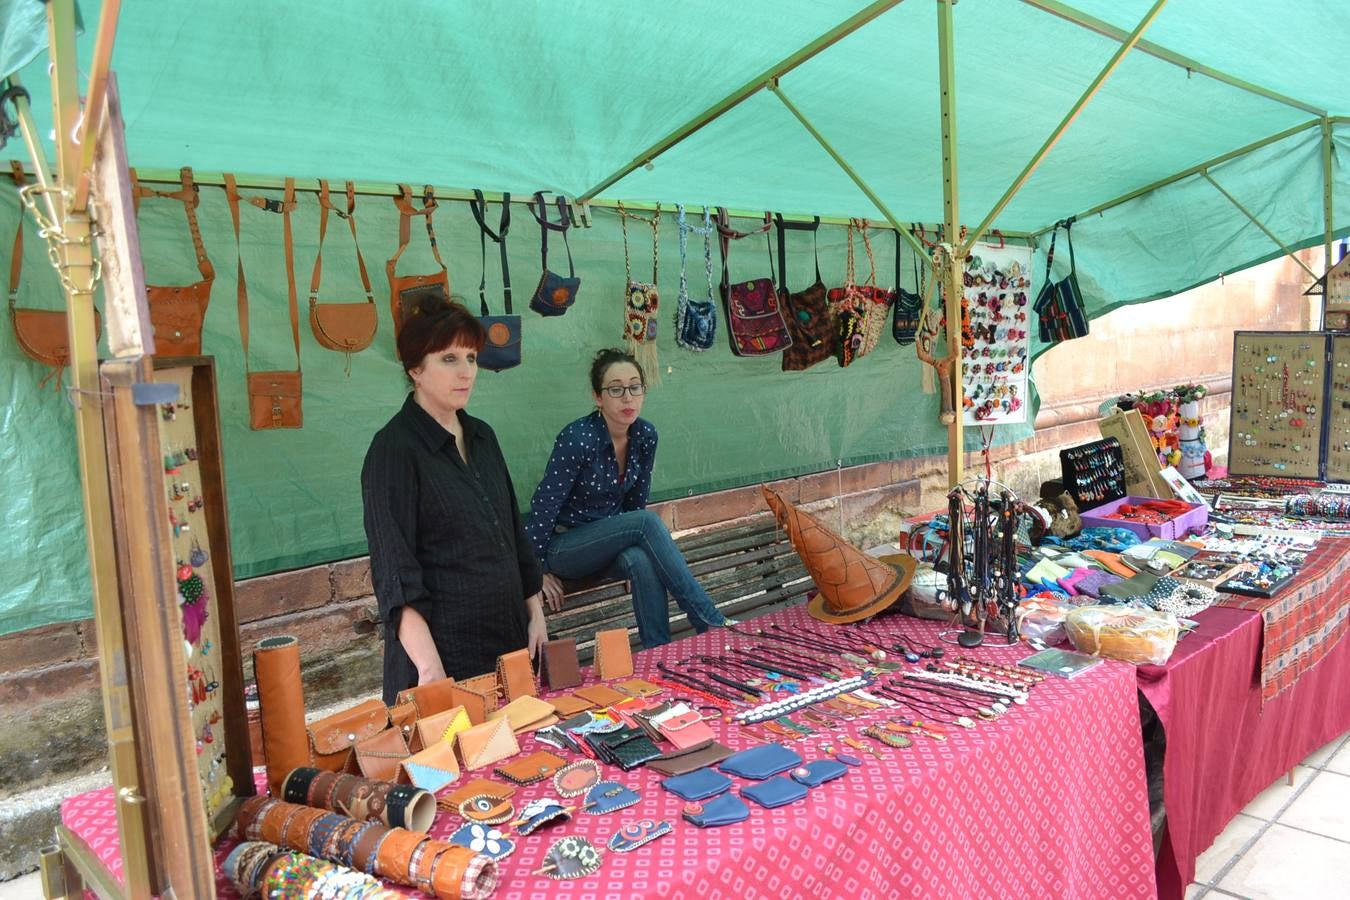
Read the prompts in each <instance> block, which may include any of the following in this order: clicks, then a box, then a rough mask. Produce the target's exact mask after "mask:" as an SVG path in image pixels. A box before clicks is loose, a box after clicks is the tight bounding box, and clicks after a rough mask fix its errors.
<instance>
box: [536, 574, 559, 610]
mask: <svg viewBox="0 0 1350 900" xmlns="http://www.w3.org/2000/svg"><path fill="white" fill-rule="evenodd" d="M540 593H542V594H543V595H544V599H545V600H547V601H548V608H549V609H551V610H553V611H554V612H557V611H558V610H560V609H562V604H563V594H564V593H565V592H564V591H563V583H562V580H561V579H560V578H558V576H557V575H554V574H553V573H552V572H549V573H548V574H546V575H545V576H544V587H543V590H542V591H540Z"/></svg>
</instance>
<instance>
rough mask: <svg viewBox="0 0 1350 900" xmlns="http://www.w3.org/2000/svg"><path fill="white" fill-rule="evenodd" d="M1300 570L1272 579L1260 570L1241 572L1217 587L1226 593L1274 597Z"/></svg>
mask: <svg viewBox="0 0 1350 900" xmlns="http://www.w3.org/2000/svg"><path fill="white" fill-rule="evenodd" d="M1297 575H1298V571H1297V570H1295V571H1293V572H1291V573H1290V574H1288V575H1286V576H1285V577H1283V578H1280V579H1278V580H1271V579H1269V578H1268V577H1267V576H1263V575H1261V574H1260V573H1259V572H1239V573H1238V574H1236V575H1234V576H1233V577H1231V578H1229V579H1228V580H1227V581H1224V582H1222V583H1221V584H1219V586H1218V587H1216V588H1215V590H1216V591H1220V592H1222V593H1225V594H1241V595H1242V596H1244V597H1266V598H1269V597H1274V596H1275V595H1276V594H1278V593H1279V592H1280V591H1282V590H1284V588H1285V586H1286V585H1288V584H1289V582H1291V581H1293V580H1294V578H1295V576H1297Z"/></svg>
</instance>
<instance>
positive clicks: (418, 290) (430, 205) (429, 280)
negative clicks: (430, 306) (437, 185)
mask: <svg viewBox="0 0 1350 900" xmlns="http://www.w3.org/2000/svg"><path fill="white" fill-rule="evenodd" d="M394 205H395V206H397V207H398V213H399V215H398V250H397V251H395V252H394V255H393V257H392V258H390V259H389V260H388V261H387V262H386V263H385V264H384V272H385V275H386V276H388V278H389V311H390V314H391V315H392V316H393V319H394V341H395V343H397V342H398V333H399V331H400V330H402V328H403V318H404V315H405V313H406V311H407V310H409V309H411V308H412V307H413V305H414V304H415V303H416V302H417V301H418V300H419V299H420V298H421V297H422V296H423V295H424V294H428V293H434V294H438V295H440V296H441V297H444V298H445V299H446V300H449V299H450V273H449V272H448V271H447V270H446V268H445V263H444V261H442V260H441V250H440V247H439V246H438V245H437V244H436V226H435V224H434V223H433V217H434V215H435V213H436V192H435V191H434V190H433V189H432V187H431V185H427V186H426V187H425V188H423V190H422V208H421V209H418V208H417V207H415V206H413V193H412V188H410V187H409V186H408V185H406V184H401V185H399V195H398V196H396V197H394ZM413 216H423V217H424V219H425V222H426V226H427V240H428V241H429V242H430V244H431V254H432V256H434V257H435V258H436V265H438V266H440V271H439V272H434V273H432V274H431V275H399V274H397V273H398V260H399V257H401V256H402V255H403V251H405V250H407V249H408V241H409V240H410V239H411V237H412V217H413Z"/></svg>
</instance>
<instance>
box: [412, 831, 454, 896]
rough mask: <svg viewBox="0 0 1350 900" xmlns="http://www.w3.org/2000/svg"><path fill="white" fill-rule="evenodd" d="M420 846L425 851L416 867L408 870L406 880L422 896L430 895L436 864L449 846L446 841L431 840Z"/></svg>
mask: <svg viewBox="0 0 1350 900" xmlns="http://www.w3.org/2000/svg"><path fill="white" fill-rule="evenodd" d="M422 846H423V847H424V848H426V849H425V850H424V851H423V853H422V858H421V859H419V860H418V861H417V865H416V866H413V867H412V868H410V869H409V870H408V878H409V879H410V880H411V881H412V884H413V887H415V888H417V889H418V890H419V891H421V892H422V893H424V894H431V893H432V884H433V878H434V876H435V873H436V863H438V862H440V861H441V856H443V855H444V854H445V851H446V850H448V849H449V848H450V846H451V845H450V844H449V843H448V842H446V841H438V840H436V839H435V838H431V839H429V840H428V841H427V842H426V843H425V844H423V845H422Z"/></svg>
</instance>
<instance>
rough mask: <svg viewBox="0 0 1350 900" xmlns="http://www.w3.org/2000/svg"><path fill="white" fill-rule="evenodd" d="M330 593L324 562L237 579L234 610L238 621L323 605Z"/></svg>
mask: <svg viewBox="0 0 1350 900" xmlns="http://www.w3.org/2000/svg"><path fill="white" fill-rule="evenodd" d="M332 597H333V586H332V583H331V582H330V580H329V571H328V566H326V565H325V566H311V567H310V568H308V569H296V570H295V571H293V572H282V573H280V574H277V575H265V576H263V577H261V578H250V579H248V580H247V581H237V582H235V585H234V611H235V617H236V619H238V621H239V622H241V623H243V622H256V621H258V620H260V619H265V618H271V617H273V616H282V615H286V614H287V613H293V612H299V611H300V610H303V609H314V608H315V607H317V606H323V605H324V604H326V603H327V602H328V601H329V600H331V599H332Z"/></svg>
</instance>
